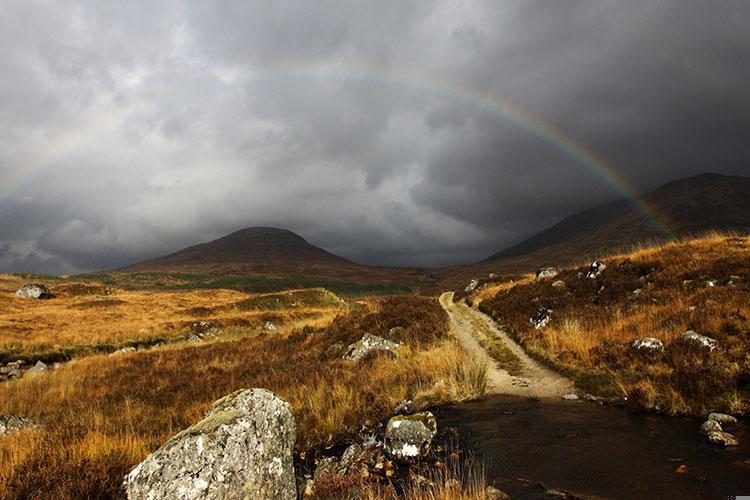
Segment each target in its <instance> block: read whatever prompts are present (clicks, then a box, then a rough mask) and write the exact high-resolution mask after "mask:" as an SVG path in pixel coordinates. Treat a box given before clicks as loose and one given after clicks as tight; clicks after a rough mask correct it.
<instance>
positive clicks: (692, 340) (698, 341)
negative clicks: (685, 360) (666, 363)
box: [682, 330, 716, 351]
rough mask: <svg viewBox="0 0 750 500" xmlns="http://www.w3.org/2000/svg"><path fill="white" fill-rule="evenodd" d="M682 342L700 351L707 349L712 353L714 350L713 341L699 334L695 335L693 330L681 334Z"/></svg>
mask: <svg viewBox="0 0 750 500" xmlns="http://www.w3.org/2000/svg"><path fill="white" fill-rule="evenodd" d="M682 340H683V341H685V342H687V343H689V344H693V345H696V346H698V347H700V348H702V349H708V350H709V351H713V350H714V349H716V340H715V339H712V338H711V337H706V336H705V335H701V334H700V333H696V332H694V331H693V330H688V331H686V332H685V333H683V334H682Z"/></svg>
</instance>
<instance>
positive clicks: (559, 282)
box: [552, 280, 565, 288]
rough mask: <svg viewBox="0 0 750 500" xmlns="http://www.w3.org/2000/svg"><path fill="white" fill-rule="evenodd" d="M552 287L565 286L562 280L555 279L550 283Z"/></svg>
mask: <svg viewBox="0 0 750 500" xmlns="http://www.w3.org/2000/svg"><path fill="white" fill-rule="evenodd" d="M552 288H565V282H564V281H563V280H557V281H555V282H554V283H552Z"/></svg>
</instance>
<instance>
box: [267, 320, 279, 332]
mask: <svg viewBox="0 0 750 500" xmlns="http://www.w3.org/2000/svg"><path fill="white" fill-rule="evenodd" d="M263 328H265V329H266V330H268V331H271V332H273V331H275V330H276V329H277V328H278V327H277V326H276V325H275V324H274V323H273V322H271V321H266V324H265V325H263Z"/></svg>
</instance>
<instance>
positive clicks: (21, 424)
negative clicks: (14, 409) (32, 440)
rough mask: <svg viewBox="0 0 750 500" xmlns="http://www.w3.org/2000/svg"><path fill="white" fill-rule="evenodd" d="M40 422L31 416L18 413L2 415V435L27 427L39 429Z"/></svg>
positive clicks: (0, 422)
mask: <svg viewBox="0 0 750 500" xmlns="http://www.w3.org/2000/svg"><path fill="white" fill-rule="evenodd" d="M38 427H39V424H37V423H36V422H34V421H33V420H31V419H30V418H26V417H20V416H18V415H0V436H3V435H6V434H12V433H14V432H18V431H22V430H25V429H37V428H38Z"/></svg>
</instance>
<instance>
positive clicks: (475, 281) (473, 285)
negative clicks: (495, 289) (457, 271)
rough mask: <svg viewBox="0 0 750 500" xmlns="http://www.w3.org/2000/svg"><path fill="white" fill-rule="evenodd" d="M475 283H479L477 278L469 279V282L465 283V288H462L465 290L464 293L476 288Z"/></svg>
mask: <svg viewBox="0 0 750 500" xmlns="http://www.w3.org/2000/svg"><path fill="white" fill-rule="evenodd" d="M477 285H479V281H478V280H471V281H469V284H468V285H466V288H464V292H466V293H471V292H473V291H474V290H476V288H477Z"/></svg>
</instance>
